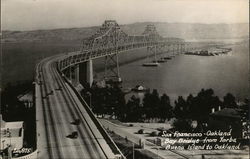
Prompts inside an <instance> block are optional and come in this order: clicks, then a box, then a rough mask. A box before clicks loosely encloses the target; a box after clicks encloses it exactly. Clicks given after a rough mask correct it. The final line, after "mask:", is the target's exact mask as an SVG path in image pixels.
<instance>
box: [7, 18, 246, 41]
mask: <svg viewBox="0 0 250 159" xmlns="http://www.w3.org/2000/svg"><path fill="white" fill-rule="evenodd" d="M147 24H154V25H155V26H156V28H157V30H158V32H159V33H160V35H162V36H164V37H177V38H183V39H228V38H229V39H230V38H242V37H246V36H248V35H249V24H247V23H238V24H198V23H160V22H143V23H133V24H126V25H121V28H122V29H123V30H124V31H125V32H126V33H128V34H130V35H133V34H136V35H139V34H141V33H142V32H143V31H144V29H145V26H146V25H147ZM98 28H99V26H93V27H85V28H65V29H53V30H34V31H3V36H2V40H3V41H5V42H15V41H53V42H55V41H58V42H60V41H76V42H80V41H81V40H82V39H84V38H86V37H88V36H90V35H92V34H94V33H95V32H96V31H97V30H98Z"/></svg>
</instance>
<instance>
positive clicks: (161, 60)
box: [152, 59, 166, 63]
mask: <svg viewBox="0 0 250 159" xmlns="http://www.w3.org/2000/svg"><path fill="white" fill-rule="evenodd" d="M152 62H158V63H163V62H166V61H165V60H163V59H159V60H156V61H155V60H153V61H152Z"/></svg>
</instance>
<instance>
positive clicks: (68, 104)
mask: <svg viewBox="0 0 250 159" xmlns="http://www.w3.org/2000/svg"><path fill="white" fill-rule="evenodd" d="M53 65H54V63H53V60H51V59H47V60H43V61H42V62H41V63H39V64H38V67H37V75H38V77H37V80H38V82H37V84H36V113H37V145H38V158H44V159H47V158H53V159H56V158H60V159H63V158H65V159H69V158H70V159H73V158H75V159H76V158H78V159H79V158H82V159H104V158H115V155H114V154H113V152H112V151H111V149H110V147H109V146H108V144H107V143H106V141H105V140H104V139H103V136H102V135H101V134H100V132H99V131H98V129H97V127H96V126H95V124H94V123H93V121H92V120H91V118H90V117H89V115H88V113H87V112H86V110H85V109H84V107H83V106H82V104H81V102H80V101H79V99H78V98H77V97H76V95H75V94H74V92H73V90H72V89H71V88H70V87H69V86H68V85H67V84H66V83H65V82H64V81H63V80H62V78H61V77H60V75H59V73H58V72H57V71H56V68H55V67H53ZM40 82H41V83H40ZM39 83H40V84H39ZM59 88H60V89H59ZM76 119H80V121H81V122H80V124H79V125H74V124H72V123H71V122H74V121H75V120H76ZM74 131H76V132H78V137H77V138H76V139H73V138H69V137H67V136H68V135H70V134H72V132H74Z"/></svg>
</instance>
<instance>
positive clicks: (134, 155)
mask: <svg viewBox="0 0 250 159" xmlns="http://www.w3.org/2000/svg"><path fill="white" fill-rule="evenodd" d="M133 159H135V144H134V143H133Z"/></svg>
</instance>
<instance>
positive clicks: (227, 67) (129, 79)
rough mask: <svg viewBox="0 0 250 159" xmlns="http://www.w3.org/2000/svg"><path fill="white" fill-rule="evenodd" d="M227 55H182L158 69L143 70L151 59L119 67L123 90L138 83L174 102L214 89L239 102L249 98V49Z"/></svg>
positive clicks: (238, 47) (239, 48)
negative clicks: (144, 65) (165, 94)
mask: <svg viewBox="0 0 250 159" xmlns="http://www.w3.org/2000/svg"><path fill="white" fill-rule="evenodd" d="M230 47H232V49H233V50H232V51H231V52H230V53H229V54H227V55H220V56H192V55H179V56H176V57H175V58H173V59H172V60H170V61H168V62H167V63H161V64H160V66H159V67H142V64H143V63H144V62H148V61H150V60H149V59H143V60H139V61H136V62H133V63H129V64H126V65H123V66H121V67H120V72H121V76H122V79H123V87H125V88H132V87H134V86H135V85H137V84H140V85H143V86H145V87H147V88H150V89H151V90H152V89H157V90H158V92H159V93H160V94H163V93H167V95H169V96H170V98H171V99H172V101H173V100H174V99H176V98H177V97H178V96H184V97H186V96H187V95H189V94H190V93H192V94H196V93H198V92H199V91H200V90H201V89H202V88H205V89H208V88H212V89H213V90H214V91H215V95H217V96H219V97H220V98H223V96H224V95H226V93H228V92H230V93H232V94H234V95H235V96H236V98H237V99H240V100H242V99H244V98H246V97H249V80H248V76H249V74H248V73H249V72H248V71H249V67H248V64H249V56H248V53H249V50H248V46H243V45H234V46H230Z"/></svg>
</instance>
